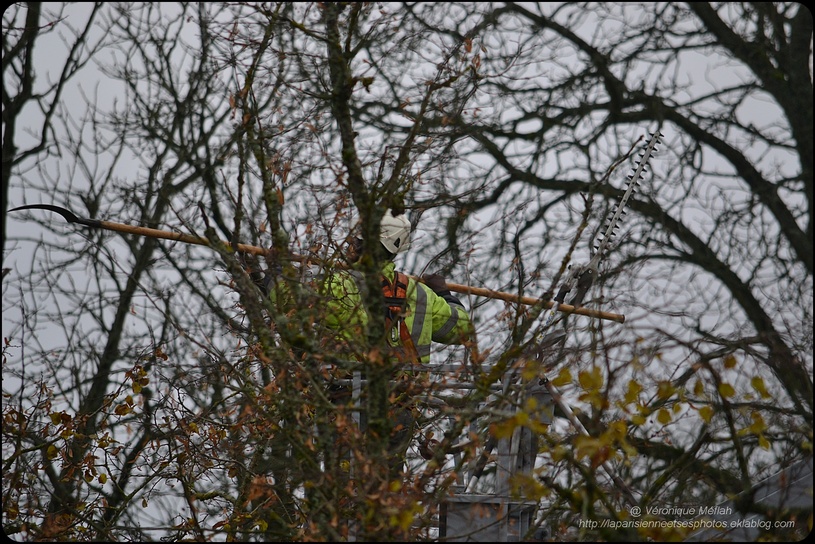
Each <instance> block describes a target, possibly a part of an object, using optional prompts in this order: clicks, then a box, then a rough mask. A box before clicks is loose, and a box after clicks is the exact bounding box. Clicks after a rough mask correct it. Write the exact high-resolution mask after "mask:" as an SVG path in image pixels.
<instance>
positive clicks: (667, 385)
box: [657, 380, 676, 400]
mask: <svg viewBox="0 0 815 544" xmlns="http://www.w3.org/2000/svg"><path fill="white" fill-rule="evenodd" d="M675 392H676V388H675V387H674V386H673V384H672V383H671V382H670V381H667V380H663V381H661V382H659V384H658V385H657V397H658V398H659V399H660V400H666V399H669V398H671V396H672V395H673V394H674V393H675Z"/></svg>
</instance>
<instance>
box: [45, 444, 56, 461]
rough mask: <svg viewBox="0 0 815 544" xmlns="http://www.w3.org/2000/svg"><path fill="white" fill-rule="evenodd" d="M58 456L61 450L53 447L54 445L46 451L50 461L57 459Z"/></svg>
mask: <svg viewBox="0 0 815 544" xmlns="http://www.w3.org/2000/svg"><path fill="white" fill-rule="evenodd" d="M57 455H59V450H58V449H57V447H56V446H55V445H53V444H51V445H50V446H48V450H46V452H45V456H46V457H47V458H48V459H56V458H57Z"/></svg>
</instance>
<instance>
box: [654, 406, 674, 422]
mask: <svg viewBox="0 0 815 544" xmlns="http://www.w3.org/2000/svg"><path fill="white" fill-rule="evenodd" d="M657 421H659V422H660V423H662V424H663V425H667V424H668V423H670V422H671V412H669V411H668V410H666V409H665V408H661V409H660V410H659V412H657Z"/></svg>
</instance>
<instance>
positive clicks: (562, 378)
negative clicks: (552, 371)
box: [552, 367, 572, 387]
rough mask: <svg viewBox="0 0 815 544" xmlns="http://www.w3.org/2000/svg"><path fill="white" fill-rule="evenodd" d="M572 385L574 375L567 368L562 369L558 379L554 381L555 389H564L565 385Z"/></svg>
mask: <svg viewBox="0 0 815 544" xmlns="http://www.w3.org/2000/svg"><path fill="white" fill-rule="evenodd" d="M570 383H572V373H571V372H570V371H569V369H568V368H567V367H563V368H561V369H560V372H559V373H558V375H557V377H555V378H554V379H553V380H552V385H554V386H555V387H563V386H564V385H568V384H570Z"/></svg>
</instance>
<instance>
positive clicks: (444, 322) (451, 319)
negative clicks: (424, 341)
mask: <svg viewBox="0 0 815 544" xmlns="http://www.w3.org/2000/svg"><path fill="white" fill-rule="evenodd" d="M422 279H423V280H424V282H425V285H426V286H427V287H429V288H430V289H429V290H430V291H431V292H430V293H429V303H430V312H431V316H432V319H433V341H434V342H439V343H441V344H463V343H465V342H466V341H467V340H468V339H470V338H471V337H472V335H473V325H472V322H471V321H470V315H469V314H468V313H467V311H466V310H465V309H464V305H463V304H462V303H461V301H460V300H459V299H458V298H457V297H456V296H455V295H453V294H452V293H451V292H450V290H449V289H447V287H446V282H445V281H444V278H443V277H442V276H440V275H438V274H431V275H429V276H425V277H423V278H422Z"/></svg>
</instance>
